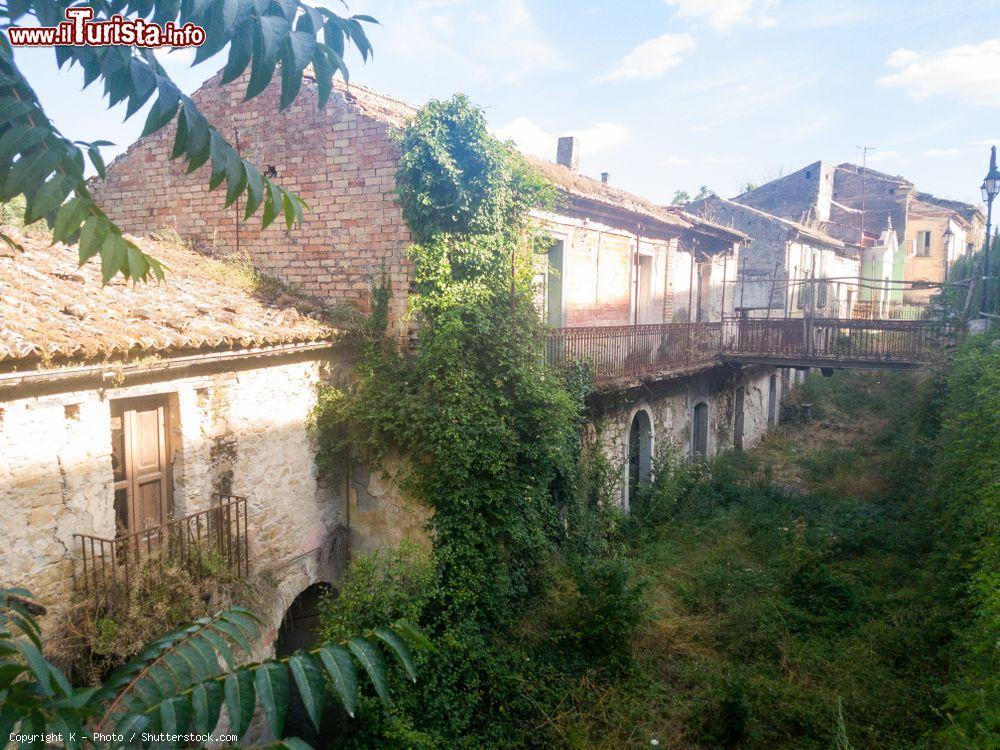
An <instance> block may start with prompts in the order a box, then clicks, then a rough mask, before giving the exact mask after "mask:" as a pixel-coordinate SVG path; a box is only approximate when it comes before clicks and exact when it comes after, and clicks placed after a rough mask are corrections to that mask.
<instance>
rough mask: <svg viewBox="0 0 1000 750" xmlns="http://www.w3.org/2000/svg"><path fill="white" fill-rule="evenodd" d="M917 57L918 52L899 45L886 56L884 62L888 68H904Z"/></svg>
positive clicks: (918, 57)
mask: <svg viewBox="0 0 1000 750" xmlns="http://www.w3.org/2000/svg"><path fill="white" fill-rule="evenodd" d="M919 59H920V53H919V52H914V51H913V50H912V49H906V48H905V47H900V48H899V49H897V50H893V52H892V54H891V55H889V57H888V58H886V61H885V64H886V66H888V67H890V68H905V67H906V66H907V65H909V64H910V63H912V62H914V61H916V60H919Z"/></svg>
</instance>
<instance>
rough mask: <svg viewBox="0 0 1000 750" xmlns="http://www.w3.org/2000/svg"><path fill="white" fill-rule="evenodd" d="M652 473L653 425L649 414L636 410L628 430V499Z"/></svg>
mask: <svg viewBox="0 0 1000 750" xmlns="http://www.w3.org/2000/svg"><path fill="white" fill-rule="evenodd" d="M652 473H653V427H652V425H651V424H650V421H649V414H648V413H647V412H645V411H638V412H636V414H635V416H634V417H633V418H632V425H631V427H629V431H628V500H629V502H630V503H631V501H632V500H633V499H634V498H635V495H636V492H637V491H638V489H639V487H640V486H642V485H644V484H649V480H650V478H651V477H652Z"/></svg>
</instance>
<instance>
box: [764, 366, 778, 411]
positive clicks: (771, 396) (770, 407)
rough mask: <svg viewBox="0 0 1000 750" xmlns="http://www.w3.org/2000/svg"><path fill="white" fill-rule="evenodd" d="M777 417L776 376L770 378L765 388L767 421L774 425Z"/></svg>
mask: <svg viewBox="0 0 1000 750" xmlns="http://www.w3.org/2000/svg"><path fill="white" fill-rule="evenodd" d="M777 417H778V375H777V373H775V374H774V375H772V376H771V378H770V380H769V382H768V386H767V421H768V424H774V423H775V421H776V419H777Z"/></svg>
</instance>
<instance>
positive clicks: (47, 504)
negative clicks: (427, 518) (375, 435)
mask: <svg viewBox="0 0 1000 750" xmlns="http://www.w3.org/2000/svg"><path fill="white" fill-rule="evenodd" d="M322 368H323V363H321V362H319V361H304V362H303V361H298V362H292V363H287V362H286V363H281V364H273V365H271V366H265V365H261V366H260V367H258V368H257V369H244V370H241V371H231V372H223V373H216V374H206V375H203V376H192V377H185V378H180V379H172V380H167V381H162V382H157V383H149V384H146V385H137V386H127V387H122V388H108V389H107V390H104V391H98V390H87V391H75V392H73V391H70V392H62V393H58V394H54V395H47V396H40V397H36V398H19V399H16V400H8V401H5V402H3V403H0V507H2V508H3V509H4V513H3V514H2V516H0V573H2V576H3V580H2V584H3V585H5V586H23V587H25V588H28V589H31V590H32V591H33V592H34V593H35V595H36V596H37V597H38V599H39V600H40V602H41V603H42V604H43V605H46V606H47V607H50V608H54V609H56V610H58V609H59V608H60V607H61V606H62V605H64V604H65V603H66V601H67V600H68V597H69V595H70V591H71V582H72V560H73V556H74V555H75V554H76V553H77V550H76V549H74V548H73V541H74V540H73V534H75V533H80V534H93V535H96V536H100V537H105V538H112V537H114V535H115V516H114V492H113V487H112V484H113V476H112V462H111V461H112V459H111V409H110V407H111V402H112V401H113V400H115V399H122V398H133V397H137V396H145V395H152V394H167V395H168V397H169V407H168V408H169V412H170V422H171V437H172V440H171V443H172V452H173V490H174V492H173V504H174V514H175V515H183V514H188V513H193V512H196V511H199V510H203V509H205V508H207V507H210V504H211V502H212V500H211V496H212V493H213V492H219V491H222V492H232V493H233V494H237V495H244V496H246V497H247V504H248V508H247V510H248V521H249V528H250V534H249V546H250V557H251V566H252V568H253V569H254V570H256V571H261V572H262V571H269V572H270V573H271V574H272V577H273V579H274V580H275V581H276V583H277V590H276V592H275V595H274V601H273V602H267V603H264V608H265V609H268V610H269V611H271V614H272V617H273V618H274V621H273V623H272V624H273V625H274V626H275V627H276V626H277V623H278V622H280V619H281V616H282V614H283V613H284V608H285V607H286V606H287V604H288V603H289V602H290V601H291V600H292V599H294V597H295V596H296V595H297V594H298V593H299V592H300V591H301V590H302V589H304V588H305V587H306V586H308V585H310V584H312V583H315V582H316V581H319V580H324V581H331V580H333V578H334V577H335V576H336V575H337V574H338V573H339V570H337V569H336V568H337V567H338V562H337V560H335V559H333V557H332V556H331V552H332V540H333V534H334V530H335V528H336V527H337V526H338V524H342V523H344V522H345V521H346V514H345V512H344V493H343V491H342V489H341V488H340V487H338V486H337V483H335V482H330V483H327V482H324V481H321V480H320V479H319V478H318V477H317V471H316V467H315V461H314V456H315V449H314V445H313V444H312V441H311V439H310V437H309V435H308V434H307V428H306V425H307V422H308V417H309V412H310V410H311V409H312V407H313V405H314V403H315V394H316V384H317V383H318V382H319V380H320V377H321V370H322ZM331 485H332V486H331Z"/></svg>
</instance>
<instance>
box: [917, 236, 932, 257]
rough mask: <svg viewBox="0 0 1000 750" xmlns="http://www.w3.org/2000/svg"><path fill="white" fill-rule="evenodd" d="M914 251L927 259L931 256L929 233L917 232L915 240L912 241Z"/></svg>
mask: <svg viewBox="0 0 1000 750" xmlns="http://www.w3.org/2000/svg"><path fill="white" fill-rule="evenodd" d="M914 251H915V252H916V254H917V255H919V256H921V257H927V256H928V255H930V254H931V233H930V232H929V231H927V230H923V231H920V232H917V238H916V240H914Z"/></svg>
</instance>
